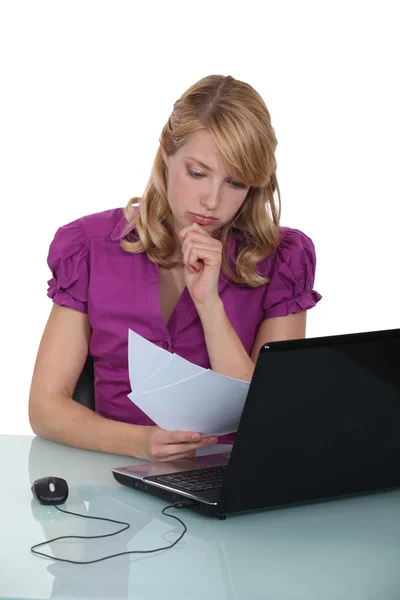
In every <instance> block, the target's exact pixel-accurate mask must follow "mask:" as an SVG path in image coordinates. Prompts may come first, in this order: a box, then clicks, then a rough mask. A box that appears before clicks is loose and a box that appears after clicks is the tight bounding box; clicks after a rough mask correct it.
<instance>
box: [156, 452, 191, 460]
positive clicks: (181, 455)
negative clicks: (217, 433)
mask: <svg viewBox="0 0 400 600" xmlns="http://www.w3.org/2000/svg"><path fill="white" fill-rule="evenodd" d="M195 456H196V451H195V450H194V451H193V452H189V453H188V452H181V453H179V454H171V455H168V456H163V457H161V458H159V459H158V461H159V462H166V461H169V460H181V459H183V458H194V457H195Z"/></svg>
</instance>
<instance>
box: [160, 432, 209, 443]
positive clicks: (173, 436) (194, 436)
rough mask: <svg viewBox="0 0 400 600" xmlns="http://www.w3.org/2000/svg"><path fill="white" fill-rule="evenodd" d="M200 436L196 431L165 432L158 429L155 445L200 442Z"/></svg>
mask: <svg viewBox="0 0 400 600" xmlns="http://www.w3.org/2000/svg"><path fill="white" fill-rule="evenodd" d="M202 439H203V438H202V435H201V433H200V432H198V431H167V430H166V429H160V430H159V431H158V432H157V443H158V444H159V443H162V444H180V443H182V442H189V443H191V442H200V441H201V440H202Z"/></svg>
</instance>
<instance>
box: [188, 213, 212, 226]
mask: <svg viewBox="0 0 400 600" xmlns="http://www.w3.org/2000/svg"><path fill="white" fill-rule="evenodd" d="M189 214H190V217H191V218H192V220H193V221H194V222H195V223H199V225H212V224H213V223H215V222H216V221H217V220H218V219H215V218H214V217H208V216H207V215H198V214H196V213H189Z"/></svg>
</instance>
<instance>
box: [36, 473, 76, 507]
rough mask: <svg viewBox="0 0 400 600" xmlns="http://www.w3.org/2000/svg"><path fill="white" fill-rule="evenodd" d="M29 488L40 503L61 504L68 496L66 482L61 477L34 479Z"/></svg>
mask: <svg viewBox="0 0 400 600" xmlns="http://www.w3.org/2000/svg"><path fill="white" fill-rule="evenodd" d="M31 490H32V494H33V497H34V498H36V500H38V501H39V502H40V504H63V503H64V502H65V501H66V499H67V498H68V484H67V482H66V481H65V479H61V477H42V478H41V479H36V481H35V482H34V483H33V485H32V487H31Z"/></svg>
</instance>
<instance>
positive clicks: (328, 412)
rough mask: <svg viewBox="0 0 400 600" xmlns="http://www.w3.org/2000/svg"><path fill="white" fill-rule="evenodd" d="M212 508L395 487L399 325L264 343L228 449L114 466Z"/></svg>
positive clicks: (142, 484) (127, 480) (155, 488)
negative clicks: (367, 330)
mask: <svg viewBox="0 0 400 600" xmlns="http://www.w3.org/2000/svg"><path fill="white" fill-rule="evenodd" d="M112 472H113V475H114V477H115V479H116V480H117V481H118V482H119V483H121V484H124V485H128V486H131V487H132V488H135V489H137V490H142V491H144V492H147V493H149V494H153V495H155V496H159V497H160V498H163V499H165V500H167V501H171V502H177V501H181V500H183V499H190V500H192V501H193V507H194V508H197V509H199V510H201V511H203V512H205V513H207V514H209V515H214V516H216V517H218V518H225V517H226V516H227V515H229V514H234V513H240V512H248V511H252V510H260V509H267V508H273V507H279V506H285V505H290V504H300V503H304V502H314V501H320V500H324V499H328V498H335V497H340V496H348V495H353V494H360V493H366V492H373V491H378V490H384V489H390V488H394V487H398V486H400V329H393V330H386V331H375V332H368V333H356V334H348V335H338V336H329V337H320V338H310V339H302V340H291V341H284V342H271V343H269V344H266V345H264V346H263V347H262V349H261V351H260V353H259V356H258V360H257V364H256V368H255V371H254V375H253V379H252V381H251V384H250V387H249V391H248V395H247V399H246V403H245V406H244V409H243V413H242V416H241V420H240V423H239V427H238V431H237V434H236V439H235V442H234V444H233V447H232V450H231V452H225V453H222V454H212V455H209V456H198V457H196V458H194V459H185V460H179V461H172V462H168V463H147V462H146V463H141V464H136V465H132V466H128V467H123V468H115V469H113V470H112Z"/></svg>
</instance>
